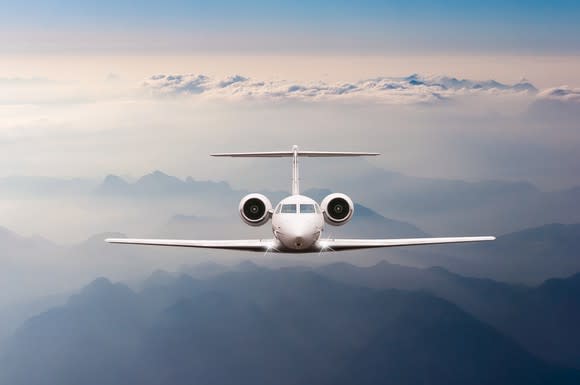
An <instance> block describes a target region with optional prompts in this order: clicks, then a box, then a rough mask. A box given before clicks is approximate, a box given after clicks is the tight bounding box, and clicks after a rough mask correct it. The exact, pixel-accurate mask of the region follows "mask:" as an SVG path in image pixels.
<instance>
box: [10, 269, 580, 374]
mask: <svg viewBox="0 0 580 385" xmlns="http://www.w3.org/2000/svg"><path fill="white" fill-rule="evenodd" d="M337 267H338V268H344V266H342V267H341V266H327V267H326V268H320V269H318V270H317V271H311V270H309V269H301V268H286V269H277V270H270V269H265V268H261V267H258V266H255V265H253V264H245V265H244V266H242V267H241V268H239V269H237V271H232V272H226V273H222V274H217V275H215V276H212V277H208V278H205V279H194V278H192V277H191V276H188V275H184V274H170V273H163V272H157V273H155V274H154V275H153V276H151V277H150V278H149V279H148V280H147V281H145V282H144V283H143V286H142V288H141V289H140V290H137V291H134V290H131V289H130V288H129V287H127V286H125V285H123V284H119V283H111V282H110V281H109V280H107V279H104V278H101V279H97V280H96V281H94V282H93V283H91V284H90V285H88V286H86V287H85V288H84V289H83V290H82V291H80V292H79V293H78V294H76V295H74V296H72V297H71V298H70V299H69V301H68V302H67V303H66V305H64V306H61V307H56V308H53V309H51V310H49V311H47V312H44V313H42V314H40V315H38V316H36V317H33V318H31V319H29V320H28V321H27V322H25V323H24V324H23V325H22V327H21V328H20V329H19V330H18V331H17V332H16V333H15V334H14V336H13V337H12V338H11V339H10V341H9V343H8V344H7V345H6V346H5V347H4V349H2V351H1V353H0V384H37V385H42V384H55V383H58V384H62V385H66V384H79V383H82V384H89V385H90V384H103V383H106V384H113V385H114V384H127V383H140V384H167V383H171V384H176V385H178V384H190V383H192V382H193V383H200V384H234V383H235V384H260V383H279V384H299V383H300V384H303V383H318V384H343V383H344V384H352V383H358V384H389V383H393V382H395V383H397V384H424V383H430V384H465V383H469V384H497V383H501V384H546V383H550V384H576V383H578V381H580V372H579V371H577V370H574V369H565V368H564V367H562V366H559V365H555V364H552V363H547V362H545V361H542V360H541V359H539V358H537V357H536V356H534V355H532V354H530V353H528V352H527V351H526V350H525V349H524V348H522V347H521V346H520V345H519V344H518V343H517V342H515V341H514V340H513V339H512V338H511V337H510V336H508V335H506V334H504V333H502V332H498V331H497V330H496V329H495V328H494V327H492V326H489V325H487V324H485V323H483V322H481V321H479V320H477V319H476V318H474V317H473V316H472V315H470V314H469V313H467V312H465V311H464V310H462V309H461V308H460V307H458V306H456V305H454V304H452V303H450V302H448V301H446V300H444V299H440V298H437V297H435V296H433V295H431V294H428V293H421V292H417V291H414V292H413V291H400V290H396V289H379V288H369V287H364V286H361V285H358V284H357V285H352V284H345V283H344V282H339V281H337V280H335V279H330V278H327V277H326V276H325V275H330V272H331V271H336V269H337ZM376 268H377V269H384V266H378V267H376ZM325 270H326V272H324V271H325ZM426 274H438V273H437V272H426ZM355 276H356V274H355ZM341 280H342V279H341ZM556 286H558V285H556ZM551 292H552V291H551ZM557 293H558V290H557V289H553V294H554V295H558V294H557ZM559 295H561V293H560V294H559Z"/></svg>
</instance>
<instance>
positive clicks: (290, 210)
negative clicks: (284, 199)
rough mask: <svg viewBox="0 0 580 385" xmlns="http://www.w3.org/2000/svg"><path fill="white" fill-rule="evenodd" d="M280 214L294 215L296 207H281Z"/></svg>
mask: <svg viewBox="0 0 580 385" xmlns="http://www.w3.org/2000/svg"><path fill="white" fill-rule="evenodd" d="M281 212H282V214H296V205H282V211H281Z"/></svg>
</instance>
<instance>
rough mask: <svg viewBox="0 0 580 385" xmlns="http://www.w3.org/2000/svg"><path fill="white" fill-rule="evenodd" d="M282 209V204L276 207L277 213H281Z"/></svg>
mask: <svg viewBox="0 0 580 385" xmlns="http://www.w3.org/2000/svg"><path fill="white" fill-rule="evenodd" d="M280 209H282V205H278V207H276V214H279V213H280Z"/></svg>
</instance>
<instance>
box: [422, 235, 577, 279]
mask: <svg viewBox="0 0 580 385" xmlns="http://www.w3.org/2000/svg"><path fill="white" fill-rule="evenodd" d="M411 259H412V260H413V261H415V262H416V263H420V264H426V265H431V266H434V265H439V266H443V267H445V268H447V269H449V270H452V271H454V272H457V273H459V274H463V275H470V276H477V277H489V278H493V279H497V280H501V281H506V282H522V283H528V284H537V283H540V282H542V281H544V280H546V279H549V278H553V277H567V276H569V275H571V274H573V273H575V272H578V271H580V224H568V225H567V224H549V225H543V226H540V227H535V228H529V229H525V230H521V231H517V232H513V233H510V234H506V235H502V236H499V237H497V240H495V241H494V242H484V243H478V244H469V245H453V247H451V246H436V247H431V248H430V249H429V250H421V251H420V252H417V253H415V254H414V255H413V256H411Z"/></svg>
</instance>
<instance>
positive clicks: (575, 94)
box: [538, 86, 580, 103]
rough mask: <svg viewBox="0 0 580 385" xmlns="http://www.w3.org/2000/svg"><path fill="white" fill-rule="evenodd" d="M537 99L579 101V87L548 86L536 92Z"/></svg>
mask: <svg viewBox="0 0 580 385" xmlns="http://www.w3.org/2000/svg"><path fill="white" fill-rule="evenodd" d="M538 98H539V99H543V100H555V101H561V102H572V103H580V88H572V87H569V86H560V87H554V88H548V89H546V90H544V91H542V92H540V93H539V94H538Z"/></svg>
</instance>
